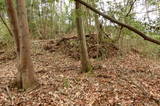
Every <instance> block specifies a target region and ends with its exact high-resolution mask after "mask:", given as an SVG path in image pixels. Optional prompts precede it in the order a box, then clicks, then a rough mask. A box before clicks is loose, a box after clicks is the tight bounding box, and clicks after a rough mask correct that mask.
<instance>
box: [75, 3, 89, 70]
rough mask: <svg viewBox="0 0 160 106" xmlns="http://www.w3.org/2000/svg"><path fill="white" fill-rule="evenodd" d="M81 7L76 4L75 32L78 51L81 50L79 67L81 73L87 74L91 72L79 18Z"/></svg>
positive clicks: (81, 23)
mask: <svg viewBox="0 0 160 106" xmlns="http://www.w3.org/2000/svg"><path fill="white" fill-rule="evenodd" d="M80 10H81V5H80V3H79V2H76V13H77V17H76V22H77V32H78V35H79V39H80V50H81V65H82V72H89V71H91V64H90V62H89V57H88V51H87V45H86V38H85V35H84V29H83V22H82V17H81V16H80V15H81V14H80Z"/></svg>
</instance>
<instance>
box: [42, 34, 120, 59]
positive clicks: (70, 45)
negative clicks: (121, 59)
mask: <svg viewBox="0 0 160 106" xmlns="http://www.w3.org/2000/svg"><path fill="white" fill-rule="evenodd" d="M86 40H87V47H88V52H89V57H90V58H97V57H98V58H108V57H112V56H115V55H117V53H118V52H119V49H118V48H117V47H116V46H115V45H113V44H112V43H108V42H103V43H101V44H97V39H96V34H91V35H86ZM79 43H80V41H79V39H78V37H77V36H72V37H65V38H62V39H61V40H59V41H57V42H56V44H54V43H53V42H51V41H50V42H48V43H47V44H46V45H44V46H43V47H44V49H45V50H47V51H50V52H54V51H55V50H59V51H62V52H63V53H64V54H66V55H68V56H69V57H71V58H74V59H76V60H79V59H80V49H79Z"/></svg>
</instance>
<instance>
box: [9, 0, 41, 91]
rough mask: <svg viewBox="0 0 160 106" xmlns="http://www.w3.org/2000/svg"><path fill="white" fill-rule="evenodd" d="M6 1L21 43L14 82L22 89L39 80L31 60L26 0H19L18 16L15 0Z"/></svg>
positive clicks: (16, 36)
mask: <svg viewBox="0 0 160 106" xmlns="http://www.w3.org/2000/svg"><path fill="white" fill-rule="evenodd" d="M6 3H7V6H8V14H9V18H10V20H11V24H12V26H13V27H12V28H13V32H14V36H15V38H16V39H18V44H19V45H20V46H19V47H20V48H19V49H20V52H19V54H18V56H19V58H18V64H19V65H18V73H17V76H16V80H15V83H14V84H15V86H17V87H18V88H20V89H28V88H32V87H35V86H37V85H38V82H37V81H36V80H35V77H34V69H33V64H32V60H31V52H30V49H31V47H30V40H29V28H28V21H27V10H26V8H25V0H17V4H18V5H17V7H18V8H17V10H18V13H19V16H18V17H17V12H16V10H15V8H14V5H13V0H6ZM15 29H16V30H15ZM16 34H17V35H16ZM16 42H17V41H16Z"/></svg>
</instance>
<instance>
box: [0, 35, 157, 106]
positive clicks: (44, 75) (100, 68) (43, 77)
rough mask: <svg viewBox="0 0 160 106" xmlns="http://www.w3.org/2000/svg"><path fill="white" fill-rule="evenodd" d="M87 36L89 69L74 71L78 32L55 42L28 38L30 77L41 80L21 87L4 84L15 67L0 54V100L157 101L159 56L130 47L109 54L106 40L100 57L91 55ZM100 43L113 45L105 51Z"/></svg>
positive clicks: (38, 104)
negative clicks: (154, 57) (24, 88)
mask: <svg viewBox="0 0 160 106" xmlns="http://www.w3.org/2000/svg"><path fill="white" fill-rule="evenodd" d="M91 38H92V37H89V38H87V39H90V41H89V43H88V46H89V51H90V52H89V55H90V58H91V59H90V61H91V63H92V65H93V73H80V67H81V66H80V60H79V50H77V45H78V43H77V40H78V38H76V37H75V38H73V39H67V40H63V41H61V42H60V40H57V41H54V40H42V41H34V42H33V49H32V50H33V54H32V59H33V62H34V69H35V72H36V78H37V80H38V81H39V83H40V85H41V86H39V87H38V88H36V89H33V90H29V91H25V92H24V91H22V90H18V89H15V88H14V89H10V88H8V84H9V82H10V81H12V80H13V79H14V78H15V74H16V73H17V70H16V67H15V64H16V59H15V58H12V59H8V60H3V59H0V60H1V62H0V105H1V106H11V105H12V106H59V105H69V106H70V105H75V106H79V105H82V106H159V105H160V62H159V61H155V60H151V59H148V58H145V57H142V56H140V55H139V54H138V53H136V52H129V53H128V54H126V55H123V56H121V55H115V54H116V53H117V50H118V49H117V50H116V49H113V48H114V47H111V49H108V47H107V46H104V45H108V44H104V45H102V46H103V47H104V48H102V49H104V52H103V54H105V53H106V54H105V55H106V57H105V58H104V57H103V59H100V58H94V57H95V55H97V54H94V53H95V52H96V47H94V46H93V45H94V44H95V42H94V40H91ZM58 42H60V43H59V44H58ZM71 42H72V43H73V44H72V43H71ZM91 42H94V43H91ZM89 44H90V45H89ZM72 45H74V46H72ZM75 45H76V46H75ZM106 49H108V50H110V51H111V50H112V49H113V51H114V53H113V54H109V53H108V52H110V51H108V52H105V50H106ZM113 51H112V52H113ZM92 53H93V54H92ZM3 54H5V53H1V54H0V55H1V56H2V57H5V56H4V55H3ZM100 56H101V55H99V57H100Z"/></svg>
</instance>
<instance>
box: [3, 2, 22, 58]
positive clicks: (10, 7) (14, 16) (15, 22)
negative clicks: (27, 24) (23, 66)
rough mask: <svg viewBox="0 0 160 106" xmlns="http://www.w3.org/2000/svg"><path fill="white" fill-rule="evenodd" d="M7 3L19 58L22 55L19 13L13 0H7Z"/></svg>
mask: <svg viewBox="0 0 160 106" xmlns="http://www.w3.org/2000/svg"><path fill="white" fill-rule="evenodd" d="M6 5H7V13H8V16H9V20H10V23H11V28H12V31H13V34H14V38H15V43H16V51H17V56H18V58H19V55H20V40H19V38H20V36H21V35H20V30H19V23H18V17H17V13H16V10H15V8H14V5H13V1H12V0H6Z"/></svg>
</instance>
